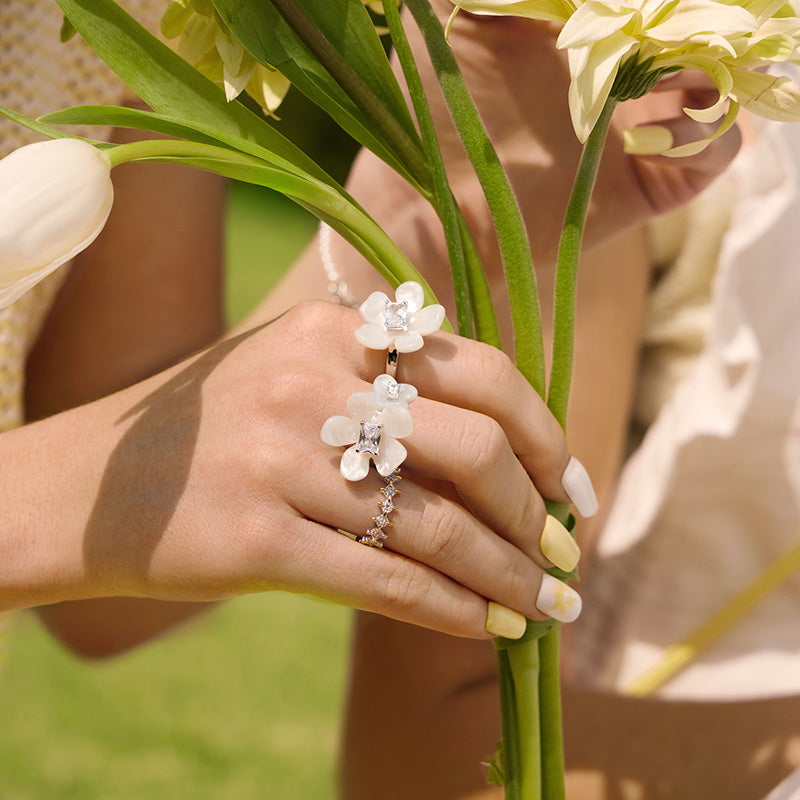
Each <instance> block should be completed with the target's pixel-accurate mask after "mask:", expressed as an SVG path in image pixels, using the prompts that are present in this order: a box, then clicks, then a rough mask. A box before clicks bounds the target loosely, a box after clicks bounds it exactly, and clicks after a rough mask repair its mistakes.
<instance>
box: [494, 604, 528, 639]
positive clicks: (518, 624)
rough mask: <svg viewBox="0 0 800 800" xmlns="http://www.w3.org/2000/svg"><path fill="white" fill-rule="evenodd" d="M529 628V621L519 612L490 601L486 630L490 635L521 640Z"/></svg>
mask: <svg viewBox="0 0 800 800" xmlns="http://www.w3.org/2000/svg"><path fill="white" fill-rule="evenodd" d="M527 627H528V621H527V620H526V619H525V617H524V616H523V615H522V614H520V613H519V612H518V611H512V610H511V609H510V608H506V607H505V606H501V605H500V604H499V603H493V602H492V601H491V600H490V601H489V610H488V611H487V612H486V630H487V631H488V632H489V633H493V634H494V635H495V636H505V638H506V639H519V637H520V636H522V634H523V633H525V629H526V628H527Z"/></svg>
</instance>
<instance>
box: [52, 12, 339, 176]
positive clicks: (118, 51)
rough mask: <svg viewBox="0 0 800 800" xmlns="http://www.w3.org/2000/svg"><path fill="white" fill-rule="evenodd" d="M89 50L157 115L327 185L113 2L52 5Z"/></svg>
mask: <svg viewBox="0 0 800 800" xmlns="http://www.w3.org/2000/svg"><path fill="white" fill-rule="evenodd" d="M56 2H57V3H58V4H59V6H61V9H62V11H63V12H64V14H65V15H66V16H67V18H68V19H69V21H70V23H71V24H72V25H73V26H74V27H75V29H76V30H77V31H78V33H80V34H81V36H82V37H83V38H84V39H85V40H86V42H87V43H88V44H89V46H90V47H91V48H92V49H93V50H94V51H95V53H97V55H98V56H100V58H102V59H103V61H105V62H106V64H108V66H109V67H111V69H112V70H113V71H114V72H115V73H116V74H117V75H119V77H120V78H122V80H123V81H125V83H126V84H127V85H128V86H129V87H130V88H131V89H132V90H133V91H134V92H135V93H136V94H137V95H139V97H141V98H142V100H144V101H145V102H146V103H147V104H148V105H150V106H151V107H152V108H153V109H154V110H155V111H157V112H159V113H162V114H165V115H174V116H175V117H178V118H183V119H192V120H196V121H198V122H201V123H203V124H205V125H208V126H210V127H213V128H216V129H218V130H220V131H224V132H226V133H230V134H232V135H234V136H236V137H239V138H241V139H245V140H248V141H252V142H255V143H257V144H259V145H261V146H262V147H265V148H267V149H268V150H269V151H270V152H273V153H275V154H276V155H278V156H280V157H281V158H284V159H285V160H286V161H288V162H291V163H293V164H296V165H298V166H300V167H302V168H303V169H304V170H305V171H306V172H309V173H311V174H313V175H316V176H317V177H319V178H321V179H324V180H330V178H328V176H327V175H326V173H325V172H324V170H322V168H321V167H319V166H318V165H317V164H316V163H315V162H314V161H313V160H312V159H310V158H309V157H308V156H307V155H305V153H303V151H302V150H300V149H299V148H298V147H296V146H295V145H294V144H292V143H291V142H290V141H289V140H288V139H286V138H285V137H284V136H282V135H281V134H280V133H279V132H278V131H276V130H275V129H274V128H273V127H272V126H270V125H269V124H267V123H266V122H265V121H264V120H263V119H261V118H259V117H258V116H256V115H255V114H253V113H252V112H251V111H249V110H248V109H247V108H245V107H244V106H243V105H242V104H241V103H238V102H232V103H228V102H227V100H226V99H225V93H224V92H223V91H222V89H220V88H219V87H218V86H216V85H215V84H214V83H212V82H211V81H210V80H208V79H207V78H205V77H204V76H203V75H201V74H200V73H199V72H198V71H197V70H196V69H194V67H192V66H191V65H189V64H188V63H187V62H186V61H184V60H183V59H182V58H181V57H180V56H179V55H177V54H176V53H174V52H173V51H172V50H171V49H170V48H169V47H167V45H165V44H164V43H163V42H161V41H160V40H159V39H157V38H156V37H155V36H153V35H152V34H151V33H149V31H147V30H146V29H145V28H144V27H142V26H141V25H140V24H139V23H138V22H137V21H136V20H134V19H133V18H132V17H131V16H130V15H129V14H127V13H126V12H125V11H124V10H123V9H122V8H120V6H119V5H117V3H115V2H113V0H56Z"/></svg>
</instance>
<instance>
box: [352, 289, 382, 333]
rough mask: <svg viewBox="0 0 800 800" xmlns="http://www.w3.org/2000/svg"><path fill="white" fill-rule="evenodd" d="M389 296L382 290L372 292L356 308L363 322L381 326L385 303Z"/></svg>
mask: <svg viewBox="0 0 800 800" xmlns="http://www.w3.org/2000/svg"><path fill="white" fill-rule="evenodd" d="M388 302H389V298H388V297H387V296H386V295H385V294H384V293H383V292H373V293H372V294H371V295H370V296H369V297H368V298H367V299H366V300H365V301H364V302H363V303H362V304H361V305H360V306H359V308H358V310H359V312H360V313H361V317H362V318H363V319H364V321H365V322H372V323H373V324H375V325H379V326H380V327H383V320H384V315H385V313H386V304H387V303H388Z"/></svg>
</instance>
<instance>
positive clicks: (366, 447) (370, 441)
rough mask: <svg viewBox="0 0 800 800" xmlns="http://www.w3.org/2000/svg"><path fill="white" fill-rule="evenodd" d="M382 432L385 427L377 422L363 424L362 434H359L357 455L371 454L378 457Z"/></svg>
mask: <svg viewBox="0 0 800 800" xmlns="http://www.w3.org/2000/svg"><path fill="white" fill-rule="evenodd" d="M382 432H383V425H378V424H377V423H375V422H362V423H361V432H360V433H359V434H358V442H357V443H356V453H369V454H370V455H371V456H377V455H378V451H379V448H380V446H381V433H382ZM350 441H352V439H351V440H350Z"/></svg>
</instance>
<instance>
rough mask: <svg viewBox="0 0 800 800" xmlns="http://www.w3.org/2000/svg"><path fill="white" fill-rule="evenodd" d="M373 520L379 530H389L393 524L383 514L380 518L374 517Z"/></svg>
mask: <svg viewBox="0 0 800 800" xmlns="http://www.w3.org/2000/svg"><path fill="white" fill-rule="evenodd" d="M372 519H373V520H374V521H375V524H376V525H377V526H378V527H379V528H387V527H389V526H390V525H391V524H392V523H391V522H390V521H389V517H387V516H386V514H381V515H380V516H379V517H373V518H372Z"/></svg>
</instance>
